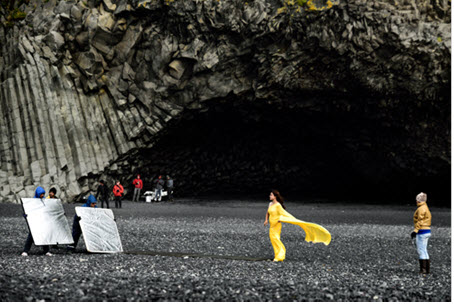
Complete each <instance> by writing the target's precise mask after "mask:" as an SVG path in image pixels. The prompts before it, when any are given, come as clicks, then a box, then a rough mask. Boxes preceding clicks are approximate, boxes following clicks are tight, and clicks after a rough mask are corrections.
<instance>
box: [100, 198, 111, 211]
mask: <svg viewBox="0 0 454 304" xmlns="http://www.w3.org/2000/svg"><path fill="white" fill-rule="evenodd" d="M99 201H100V202H101V208H104V202H105V203H106V207H107V209H109V200H108V199H107V198H104V197H100V198H99Z"/></svg>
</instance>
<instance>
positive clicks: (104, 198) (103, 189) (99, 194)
mask: <svg viewBox="0 0 454 304" xmlns="http://www.w3.org/2000/svg"><path fill="white" fill-rule="evenodd" d="M96 199H97V200H98V201H100V202H101V208H104V203H106V207H107V209H109V189H108V188H107V185H106V183H105V182H104V181H103V180H100V181H99V186H98V190H97V191H96Z"/></svg>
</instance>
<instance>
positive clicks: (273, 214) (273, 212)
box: [268, 203, 331, 261]
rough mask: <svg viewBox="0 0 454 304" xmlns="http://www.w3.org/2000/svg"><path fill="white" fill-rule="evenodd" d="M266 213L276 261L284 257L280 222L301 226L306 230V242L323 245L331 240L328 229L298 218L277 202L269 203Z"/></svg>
mask: <svg viewBox="0 0 454 304" xmlns="http://www.w3.org/2000/svg"><path fill="white" fill-rule="evenodd" d="M268 213H269V222H270V240H271V244H272V245H273V249H274V260H276V261H283V260H284V259H285V247H284V244H283V243H282V242H281V229H282V224H281V222H284V223H289V224H293V225H298V226H300V227H301V228H303V230H304V232H306V239H305V241H306V242H314V243H324V244H325V245H328V244H329V243H330V242H331V234H330V233H329V231H328V230H326V229H325V228H324V227H322V226H320V225H317V224H314V223H308V222H303V221H300V220H298V219H297V218H295V217H294V216H293V215H291V214H290V213H288V212H287V211H285V210H284V208H282V205H281V204H279V203H278V204H274V205H270V207H269V208H268Z"/></svg>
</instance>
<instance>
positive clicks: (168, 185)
mask: <svg viewBox="0 0 454 304" xmlns="http://www.w3.org/2000/svg"><path fill="white" fill-rule="evenodd" d="M132 184H133V186H134V193H133V196H132V201H133V202H138V201H139V200H140V194H141V192H142V190H143V180H142V179H141V178H140V174H137V177H136V178H135V179H134V180H133V182H132ZM152 186H153V189H154V191H155V201H161V198H162V191H163V190H164V186H165V189H166V190H167V195H168V198H169V201H173V179H172V178H171V177H170V176H169V175H167V177H166V180H164V179H163V178H162V175H159V176H158V177H157V178H156V179H154V180H153V182H152ZM124 191H125V189H124V187H123V185H122V184H121V183H120V181H117V182H116V183H115V185H114V186H113V189H112V192H113V195H114V199H115V208H121V201H122V198H123V196H124ZM109 195H110V190H109V188H108V187H107V185H106V183H105V182H104V180H100V181H99V185H98V189H97V191H96V196H95V197H96V199H97V200H99V201H100V202H101V208H104V204H106V208H109Z"/></svg>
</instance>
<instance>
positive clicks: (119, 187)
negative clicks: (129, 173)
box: [113, 181, 124, 208]
mask: <svg viewBox="0 0 454 304" xmlns="http://www.w3.org/2000/svg"><path fill="white" fill-rule="evenodd" d="M123 191H124V189H123V186H122V185H121V184H120V181H117V183H116V184H115V186H114V187H113V193H114V195H115V208H121V197H122V196H123Z"/></svg>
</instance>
